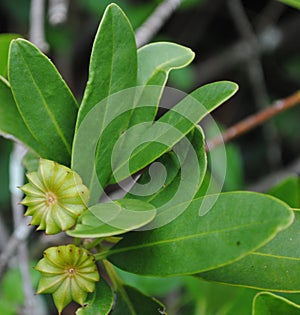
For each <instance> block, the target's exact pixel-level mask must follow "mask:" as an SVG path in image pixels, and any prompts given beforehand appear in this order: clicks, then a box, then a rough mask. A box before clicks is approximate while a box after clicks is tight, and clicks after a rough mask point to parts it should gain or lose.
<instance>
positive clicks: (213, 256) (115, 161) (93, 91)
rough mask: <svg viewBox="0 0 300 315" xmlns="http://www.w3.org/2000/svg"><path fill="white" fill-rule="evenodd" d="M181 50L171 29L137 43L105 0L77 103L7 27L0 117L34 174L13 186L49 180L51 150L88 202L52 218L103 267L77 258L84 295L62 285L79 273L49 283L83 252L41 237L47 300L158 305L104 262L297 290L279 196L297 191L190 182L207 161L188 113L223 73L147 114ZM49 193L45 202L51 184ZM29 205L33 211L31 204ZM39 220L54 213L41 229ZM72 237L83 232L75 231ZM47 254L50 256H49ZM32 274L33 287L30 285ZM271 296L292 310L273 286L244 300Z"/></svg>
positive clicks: (184, 60)
mask: <svg viewBox="0 0 300 315" xmlns="http://www.w3.org/2000/svg"><path fill="white" fill-rule="evenodd" d="M193 58H194V54H193V52H192V51H191V50H190V49H188V48H185V47H182V46H179V45H176V44H173V43H166V42H162V43H153V44H149V45H146V46H144V47H142V48H141V49H139V50H137V49H136V44H135V38H134V33H133V30H132V27H131V25H130V23H129V21H128V19H127V17H126V16H125V15H124V13H123V12H122V11H121V9H120V8H119V7H118V6H116V5H114V4H112V5H110V6H108V8H107V9H106V11H105V14H104V16H103V19H102V21H101V23H100V26H99V29H98V32H97V34H96V38H95V41H94V45H93V50H92V54H91V59H90V69H89V79H88V82H87V86H86V89H85V92H84V96H83V99H82V101H81V103H80V105H78V103H77V101H76V100H75V98H74V96H73V95H72V93H71V91H70V89H69V88H68V87H67V85H66V83H65V82H64V81H63V79H62V78H61V76H60V74H59V73H58V71H57V70H56V68H55V67H54V65H53V64H52V63H51V61H50V60H49V59H48V58H47V57H46V56H44V55H43V54H42V53H41V52H40V51H39V50H38V49H37V48H36V47H35V46H34V45H32V44H31V43H29V42H28V41H26V40H23V39H17V40H13V41H12V43H11V45H10V49H9V56H8V65H7V68H8V69H7V70H8V71H7V72H8V80H6V79H5V78H4V77H0V131H1V132H2V133H3V134H5V135H10V136H13V137H14V138H16V139H17V140H19V141H20V142H22V143H23V144H24V145H26V146H27V147H28V148H29V149H30V153H29V155H28V156H27V161H30V163H28V164H27V165H29V168H30V171H34V174H37V175H34V176H33V175H29V179H31V180H32V182H34V184H35V185H36V187H37V188H36V189H35V190H34V191H33V190H32V189H30V188H28V187H29V186H27V187H26V188H24V189H23V190H24V192H25V193H28V192H29V193H32V194H33V195H34V194H35V193H36V194H37V192H38V193H40V191H38V188H39V187H41V185H40V182H39V180H40V181H41V182H43V187H42V188H43V189H47V188H49V187H50V186H49V185H50V184H49V183H51V185H52V186H53V185H54V184H55V185H57V182H56V181H55V180H54V178H56V177H55V176H58V178H59V180H60V181H62V178H63V177H62V175H61V174H62V172H63V171H61V169H60V170H57V171H53V172H54V173H50V171H49V168H48V167H47V165H50V164H51V162H46V163H45V162H44V161H45V160H44V159H48V160H52V161H55V163H60V164H63V165H64V166H62V169H63V170H64V171H66V172H67V173H68V174H69V172H71V173H72V174H73V173H74V174H77V173H78V174H79V175H80V177H81V178H82V181H83V183H84V185H85V186H86V187H88V189H89V194H90V198H89V202H88V204H86V206H87V208H88V209H87V210H85V211H84V212H83V213H82V214H81V216H80V217H79V219H78V220H77V224H76V225H75V226H74V227H73V229H69V226H67V227H66V226H65V227H64V226H63V225H62V226H61V229H62V230H66V233H67V234H68V235H69V236H72V237H74V238H75V241H76V244H77V246H78V247H83V248H84V247H86V248H87V249H89V250H90V251H91V252H93V255H94V258H95V259H96V260H98V261H99V265H100V266H101V270H102V269H103V270H105V272H106V273H107V274H108V276H109V278H110V283H109V284H108V283H106V282H105V280H104V279H103V278H101V279H100V281H98V278H97V276H96V275H95V273H94V272H95V271H94V269H91V271H90V270H89V271H88V272H87V278H88V274H89V272H90V273H92V274H93V281H97V284H96V287H95V289H94V288H93V286H91V287H92V289H93V291H94V292H91V293H89V294H88V295H87V292H90V291H91V290H90V289H87V290H84V292H82V290H81V289H82V287H81V289H80V290H78V291H76V290H75V293H76V294H77V292H79V295H78V296H73V295H72V292H71V289H70V288H74V286H75V285H78V286H79V287H80V285H79V284H78V283H77V284H76V281H75V284H74V281H73V282H72V281H71V280H70V283H71V286H66V284H65V282H63V283H64V284H63V285H58V283H61V270H62V269H64V268H66V269H67V272H68V273H69V275H70V277H73V273H74V272H75V268H73V266H72V264H75V265H76V264H77V265H78V264H79V262H80V264H79V265H80V266H81V267H80V268H83V269H84V261H85V260H82V259H81V256H79V258H78V257H77V256H76V257H75V258H74V257H73V256H72V255H71V254H70V253H69V252H67V251H66V248H68V249H72V251H73V249H74V251H77V252H78V247H74V248H73V247H72V246H73V245H69V246H71V247H61V248H59V249H58V250H57V251H56V250H54V249H49V250H48V252H47V251H46V254H47V255H48V254H49V253H50V254H51V255H52V256H51V259H49V261H52V260H53V259H54V260H53V261H54V262H53V263H51V262H50V263H49V262H47V264H46V263H45V262H46V261H47V258H46V256H45V257H44V258H43V260H41V261H40V263H39V264H38V270H41V272H42V273H44V274H43V276H44V278H42V279H44V280H43V281H44V283H43V284H41V283H40V288H39V291H40V292H45V293H46V292H48V293H53V295H54V298H55V296H58V293H57V292H58V291H59V298H56V303H57V307H58V310H59V311H61V310H62V308H63V307H64V306H65V305H66V304H67V302H69V301H70V299H72V298H73V299H74V300H75V301H77V302H79V303H80V304H82V305H83V304H84V305H83V306H82V307H81V308H80V309H78V311H77V314H79V315H84V314H98V313H101V314H114V315H116V314H123V315H124V314H156V313H158V312H161V313H163V312H166V311H165V308H164V306H163V305H162V303H161V302H159V301H157V300H156V299H154V298H151V297H149V296H146V295H144V294H143V293H142V292H140V291H139V290H137V289H136V288H133V287H130V286H127V285H124V284H123V283H122V281H120V279H119V277H118V275H117V273H116V271H115V267H118V268H120V269H122V270H125V271H127V272H129V273H134V274H139V275H144V276H154V277H155V276H156V277H157V276H159V277H170V276H184V275H194V276H195V277H198V278H202V279H207V280H213V281H217V282H223V283H227V284H233V285H239V286H245V287H252V288H256V289H260V290H266V291H278V292H282V291H286V292H298V291H299V289H300V286H299V281H298V277H297V275H298V274H299V273H298V269H299V266H298V265H299V264H298V261H299V259H300V257H299V250H298V244H299V242H298V238H299V233H298V232H297V231H298V230H299V227H298V224H299V222H300V219H299V213H298V211H297V210H293V208H298V207H299V200H296V201H294V202H293V203H292V204H291V202H290V200H285V201H286V202H287V203H285V202H283V201H282V200H280V199H277V198H275V197H272V196H270V195H263V194H257V193H252V192H227V193H220V194H208V195H205V189H203V186H204V185H205V180H204V179H205V178H206V177H209V171H207V169H206V168H207V159H206V152H205V147H204V135H203V132H202V130H201V128H200V127H199V126H198V123H199V122H200V121H201V120H202V119H203V118H204V117H205V116H206V115H207V114H208V113H209V112H211V111H212V110H213V109H215V108H216V107H217V106H219V105H221V104H222V103H223V102H225V101H226V100H227V99H228V98H230V97H231V96H232V95H233V94H234V93H235V92H236V91H237V86H236V84H234V83H232V82H226V81H223V82H216V83H211V84H208V85H205V86H203V87H200V88H199V89H196V90H195V91H194V92H192V93H191V95H189V96H187V97H185V98H183V99H182V100H181V101H180V102H179V103H178V104H177V105H176V106H175V107H174V108H173V109H172V110H169V111H168V112H167V113H165V114H164V115H163V116H161V117H160V118H157V110H158V105H159V103H160V100H161V97H162V92H163V89H164V87H165V84H166V81H167V78H168V74H169V72H170V70H172V69H178V68H182V67H184V66H186V65H188V64H189V63H190V62H191V61H192V60H193ZM3 69H5V66H4V68H3ZM5 73H6V70H3V71H2V74H5ZM149 105H150V106H149ZM186 141H188V144H189V145H188V147H186V146H185V145H186ZM38 157H42V158H43V160H41V161H42V162H41V163H40V168H39V170H38V171H37V172H36V170H37V169H36V168H37V166H36V163H32V161H35V160H37V158H38ZM195 161H196V163H195ZM157 162H159V163H163V164H164V165H165V169H166V173H167V175H166V177H165V178H163V180H162V181H161V180H160V179H161V177H160V174H161V169H160V168H159V169H158V171H157V169H156V168H153V167H152V166H153V165H155V163H157ZM49 163H50V164H49ZM45 165H46V167H45ZM51 165H52V166H51V167H52V168H53V170H54V169H55V170H56V166H53V165H57V164H51ZM149 165H150V167H149V169H148V170H146V171H145V167H148V166H149ZM43 167H44V168H43ZM68 167H70V169H69V168H68ZM153 169H154V171H153ZM196 169H198V171H197V170H196ZM155 170H156V171H155ZM142 171H143V174H142V176H141V177H140V178H139V180H138V181H137V183H136V185H135V186H133V188H132V190H131V191H130V192H129V193H128V194H127V195H126V196H125V197H124V198H123V199H120V200H114V201H110V202H106V203H99V198H100V197H101V195H103V193H104V189H105V188H106V187H107V186H108V185H110V184H115V183H120V182H121V181H122V180H123V179H125V178H126V177H128V176H130V175H133V174H136V173H137V172H142ZM75 172H76V173H75ZM205 174H206V175H207V176H206V177H205ZM38 176H40V177H38ZM64 176H65V175H64ZM75 177H76V178H77V175H75ZM63 180H65V179H64V178H63ZM76 182H77V183H79V184H80V185H81V180H78V179H77V180H75V186H76ZM53 183H54V184H53ZM73 184H74V183H73ZM158 184H160V185H159V188H158V189H157V187H158ZM141 185H144V187H146V188H145V189H144V191H143V192H144V193H143V194H140V193H137V192H138V190H139V187H140V186H141ZM297 185H298V182H297ZM52 186H51V187H52ZM58 186H59V187H58V188H61V185H58ZM67 188H69V187H67ZM43 189H40V190H41V191H42V192H43ZM285 189H286V186H283V187H279V188H277V190H276V189H275V191H273V192H271V193H272V194H273V195H275V196H278V197H279V198H281V199H283V198H282V194H283V195H284V196H285V194H284V193H283V192H284V190H285ZM81 190H82V188H81ZM298 190H299V187H298V186H297V192H298ZM45 193H47V191H46V192H45ZM76 196H77V195H76ZM39 198H40V195H39ZM76 198H77V197H76ZM54 199H55V198H54ZM49 200H50V199H48V203H49V204H50V203H51V202H52V201H53V198H52V197H51V202H50V201H49ZM38 201H39V202H40V199H39V200H38ZM34 202H36V201H35V200H32V199H30V200H29V201H28V199H27V201H26V202H24V203H25V204H27V205H28V206H30V205H32V204H33V203H34ZM77 203H78V200H77V199H76V202H74V204H75V205H77ZM288 203H289V204H288ZM49 204H48V205H47V206H49ZM203 209H204V210H203ZM39 211H40V209H39ZM199 213H201V214H205V215H201V216H200V215H199ZM30 214H32V211H30ZM39 216H43V215H42V214H40V212H39ZM56 218H57V216H56V214H55V213H54V214H51V215H50V216H45V217H43V226H42V228H44V229H46V230H47V227H46V226H47V225H49V226H50V228H49V229H48V231H50V233H51V231H52V230H53V231H54V232H53V233H56V232H58V231H59V230H58V229H57V226H58V225H59V224H57V222H55V220H56ZM50 219H51V220H50ZM57 220H58V221H59V219H57ZM53 224H55V225H56V226H55V228H54V229H51V226H52V227H53ZM44 225H45V226H44ZM137 229H140V230H139V231H137ZM116 236H117V237H116ZM85 238H91V239H93V241H92V242H91V243H88V244H86V243H85V242H84V239H85ZM78 239H79V240H78ZM80 240H81V241H80ZM74 251H73V252H74ZM83 251H84V253H85V258H84V259H87V260H88V263H89V267H90V268H93V260H91V259H89V258H86V257H89V255H90V253H89V252H87V251H86V249H84V250H83ZM61 252H63V254H61ZM52 253H54V254H52ZM57 255H58V256H57ZM64 257H65V258H66V261H64ZM55 259H57V260H58V261H59V265H60V266H62V267H61V269H59V270H58V269H57V268H58V267H57V264H56V262H55ZM75 262H76V263H75ZM82 264H83V267H82ZM77 265H76V266H77ZM66 266H67V267H66ZM59 268H60V267H59ZM83 269H80V270H81V271H82V270H83ZM82 272H84V273H85V272H86V271H85V269H84V271H82ZM50 274H51V277H54V278H55V281H56V280H57V278H56V277H60V278H59V279H60V280H59V282H57V281H58V280H57V281H56V282H55V284H53V285H52V284H51V285H52V286H51V288H50V287H49V282H48V281H46V280H45V279H46V278H47V279H48V280H49V278H50V276H49V275H50ZM53 275H54V276H53ZM58 275H59V276H58ZM63 277H65V274H64V275H63ZM64 279H65V278H64ZM68 281H69V280H68ZM45 283H46V285H48V287H47V288H43V285H44V284H45ZM85 284H86V283H85ZM85 284H83V286H84V285H85ZM89 288H90V287H89ZM114 292H115V293H116V294H115V295H114ZM62 296H65V297H66V298H63V297H62ZM86 296H87V297H86ZM83 297H84V298H83ZM85 297H86V299H85ZM115 298H116V301H114V300H115ZM83 300H85V301H83ZM274 309H275V310H276V312H277V313H276V314H287V313H291V312H292V311H293V312H294V313H295V314H296V312H297V311H299V307H298V306H297V305H295V304H293V303H291V302H289V301H288V300H286V299H284V298H282V297H278V296H277V295H275V294H271V293H259V294H258V295H256V296H255V298H254V302H253V314H267V313H268V312H271V313H272V312H273V310H274ZM279 310H280V312H281V313H278V311H279ZM273 313H274V312H273Z"/></svg>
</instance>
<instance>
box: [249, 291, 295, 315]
mask: <svg viewBox="0 0 300 315" xmlns="http://www.w3.org/2000/svg"><path fill="white" fill-rule="evenodd" d="M266 314H268V315H287V314H288V315H300V306H299V305H297V304H295V303H293V302H291V301H289V300H287V299H285V298H283V297H281V296H278V295H275V294H272V293H269V292H261V293H258V294H257V295H256V296H255V298H254V300H253V308H252V315H266Z"/></svg>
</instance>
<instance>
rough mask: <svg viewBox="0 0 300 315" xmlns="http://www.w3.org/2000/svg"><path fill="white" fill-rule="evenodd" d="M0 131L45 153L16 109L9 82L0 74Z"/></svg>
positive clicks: (36, 150)
mask: <svg viewBox="0 0 300 315" xmlns="http://www.w3.org/2000/svg"><path fill="white" fill-rule="evenodd" d="M0 132H1V133H2V134H3V135H4V136H5V137H9V136H10V135H11V136H13V137H14V138H16V139H18V140H19V141H21V142H22V143H23V144H25V145H26V146H27V147H29V148H32V149H33V150H34V151H35V152H39V153H40V154H41V155H45V154H46V150H47V149H46V148H44V147H43V146H42V145H41V144H40V143H39V142H37V140H36V139H35V138H34V137H33V136H32V134H31V133H30V132H29V130H28V129H27V126H26V125H25V124H24V122H23V120H22V117H21V115H20V113H19V111H18V108H17V106H16V103H15V100H14V98H13V95H12V92H11V89H10V86H9V83H8V82H7V81H6V80H5V79H4V78H3V77H1V76H0Z"/></svg>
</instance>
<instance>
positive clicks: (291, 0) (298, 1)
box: [278, 0, 300, 10]
mask: <svg viewBox="0 0 300 315" xmlns="http://www.w3.org/2000/svg"><path fill="white" fill-rule="evenodd" d="M278 1H280V2H282V3H285V4H287V5H290V6H291V7H294V8H296V9H299V10H300V0H278Z"/></svg>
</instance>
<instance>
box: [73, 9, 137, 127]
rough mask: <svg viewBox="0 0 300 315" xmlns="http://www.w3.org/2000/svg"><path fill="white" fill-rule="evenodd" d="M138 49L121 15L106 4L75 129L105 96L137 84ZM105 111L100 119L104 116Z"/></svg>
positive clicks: (121, 13) (122, 13) (120, 11)
mask: <svg viewBox="0 0 300 315" xmlns="http://www.w3.org/2000/svg"><path fill="white" fill-rule="evenodd" d="M136 78H137V50H136V43H135V37H134V32H133V29H132V26H131V24H130V22H129V21H128V19H127V17H126V15H125V14H124V12H123V11H122V10H121V9H120V8H119V7H118V6H117V5H116V4H111V5H109V6H108V7H107V8H106V10H105V12H104V15H103V18H102V20H101V23H100V25H99V29H98V31H97V34H96V37H95V40H94V44H93V49H92V53H91V60H90V68H89V79H88V83H87V86H86V89H85V92H84V96H83V99H82V103H81V105H80V110H79V114H78V121H77V128H78V127H79V125H80V124H81V122H82V120H83V119H84V117H85V116H86V114H87V113H88V112H89V111H90V110H91V109H92V108H93V107H94V106H95V105H96V104H98V103H99V102H100V101H102V100H103V99H105V98H106V97H107V96H109V95H111V94H113V93H116V92H118V91H121V90H124V89H126V88H129V87H133V86H135V85H136ZM105 111H106V108H105V107H104V108H103V113H102V115H101V116H99V117H98V118H99V119H103V118H104V117H105Z"/></svg>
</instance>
